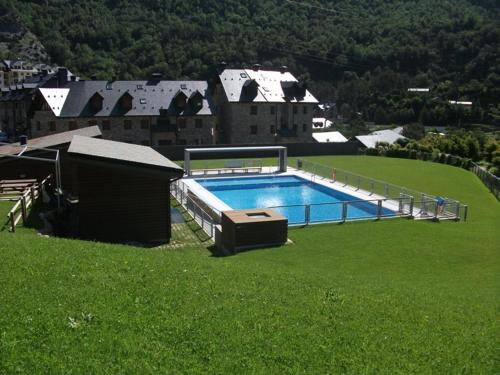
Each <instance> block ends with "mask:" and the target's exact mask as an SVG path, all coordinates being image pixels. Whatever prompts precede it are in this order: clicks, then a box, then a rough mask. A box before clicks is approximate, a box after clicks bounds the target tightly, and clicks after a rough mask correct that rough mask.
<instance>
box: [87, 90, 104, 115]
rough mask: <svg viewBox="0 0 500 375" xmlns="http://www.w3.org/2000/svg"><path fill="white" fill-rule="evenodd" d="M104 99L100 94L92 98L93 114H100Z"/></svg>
mask: <svg viewBox="0 0 500 375" xmlns="http://www.w3.org/2000/svg"><path fill="white" fill-rule="evenodd" d="M103 100H104V98H103V97H102V96H101V94H99V93H97V92H96V93H95V94H94V95H92V97H91V98H90V108H91V109H92V111H93V112H99V111H100V110H101V109H102V102H103Z"/></svg>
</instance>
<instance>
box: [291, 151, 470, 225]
mask: <svg viewBox="0 0 500 375" xmlns="http://www.w3.org/2000/svg"><path fill="white" fill-rule="evenodd" d="M297 169H299V170H302V171H304V172H306V173H308V174H309V175H310V178H311V181H314V180H317V179H322V180H325V179H327V180H329V181H330V182H334V183H338V184H340V185H341V186H342V187H344V188H346V189H350V190H352V191H359V192H363V193H364V194H367V195H369V196H374V197H377V198H379V199H386V198H388V197H401V196H408V197H411V198H413V212H412V215H411V216H413V217H415V218H416V219H454V220H459V219H462V220H464V221H466V220H467V215H468V206H467V205H465V204H463V203H461V202H459V201H457V200H456V199H452V198H448V197H443V199H444V202H442V204H441V205H438V201H437V199H436V198H435V196H432V195H430V194H426V193H422V192H419V191H417V190H413V189H409V188H406V187H404V186H398V185H394V184H390V183H388V182H385V181H380V180H376V179H373V178H369V177H364V176H361V175H358V174H355V173H351V172H348V171H344V170H342V169H339V168H332V167H328V166H325V165H321V164H318V163H314V162H310V161H307V160H303V159H297ZM396 199H397V198H396ZM389 200H390V199H389Z"/></svg>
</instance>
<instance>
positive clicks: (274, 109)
mask: <svg viewBox="0 0 500 375" xmlns="http://www.w3.org/2000/svg"><path fill="white" fill-rule="evenodd" d="M275 113H276V107H275V106H274V105H273V106H271V114H272V115H274V114H275Z"/></svg>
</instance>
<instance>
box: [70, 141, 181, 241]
mask: <svg viewBox="0 0 500 375" xmlns="http://www.w3.org/2000/svg"><path fill="white" fill-rule="evenodd" d="M68 155H69V157H70V159H71V161H72V164H73V166H74V168H75V171H76V176H77V181H78V192H77V194H78V235H79V237H81V238H84V239H91V240H99V241H105V242H142V243H165V242H168V241H169V240H170V236H171V228H170V223H171V220H170V182H171V181H172V180H175V179H179V178H181V177H182V175H183V173H184V171H183V169H182V168H180V167H179V166H178V165H177V164H175V163H173V162H171V161H170V160H169V159H167V158H165V157H164V156H162V155H161V154H159V153H158V152H156V151H154V150H153V149H152V148H150V147H147V146H139V145H133V144H129V143H122V142H115V141H108V140H102V139H95V138H88V137H81V136H76V137H74V138H73V141H72V142H71V145H70V147H69V150H68Z"/></svg>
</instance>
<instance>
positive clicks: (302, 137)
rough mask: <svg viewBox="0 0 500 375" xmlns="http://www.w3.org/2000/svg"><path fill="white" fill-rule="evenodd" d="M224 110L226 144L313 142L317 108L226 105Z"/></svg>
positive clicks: (290, 104)
mask: <svg viewBox="0 0 500 375" xmlns="http://www.w3.org/2000/svg"><path fill="white" fill-rule="evenodd" d="M224 106H225V108H223V110H222V112H223V116H221V118H220V121H221V126H222V129H224V131H225V135H226V138H225V141H226V142H227V143H231V144H240V143H274V142H310V141H312V118H313V108H314V104H309V103H307V104H305V103H300V104H294V103H227V102H226V103H224ZM294 108H296V109H295V110H294Z"/></svg>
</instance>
